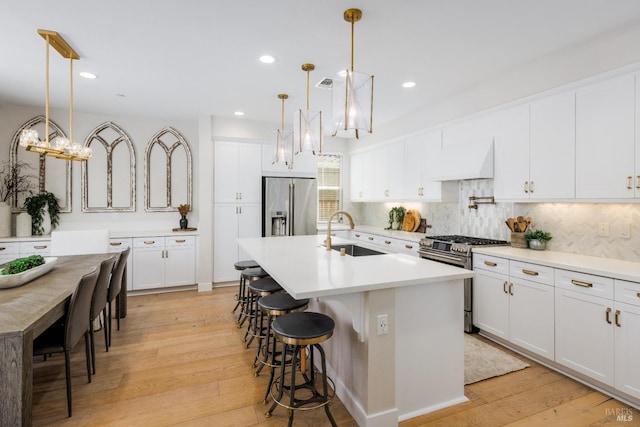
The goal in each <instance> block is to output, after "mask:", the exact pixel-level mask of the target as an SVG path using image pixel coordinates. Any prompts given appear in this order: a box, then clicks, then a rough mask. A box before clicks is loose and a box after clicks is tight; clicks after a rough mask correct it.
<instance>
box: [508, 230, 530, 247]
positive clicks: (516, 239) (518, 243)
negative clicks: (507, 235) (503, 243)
mask: <svg viewBox="0 0 640 427" xmlns="http://www.w3.org/2000/svg"><path fill="white" fill-rule="evenodd" d="M511 247H512V248H523V249H526V248H527V241H526V240H525V239H524V233H520V232H518V231H512V232H511Z"/></svg>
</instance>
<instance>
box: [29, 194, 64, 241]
mask: <svg viewBox="0 0 640 427" xmlns="http://www.w3.org/2000/svg"><path fill="white" fill-rule="evenodd" d="M24 208H25V209H26V210H27V213H28V214H29V215H31V232H32V233H33V234H34V235H36V236H40V235H42V234H50V233H51V230H52V229H53V228H56V227H57V226H58V223H59V222H60V216H59V214H60V206H59V205H58V199H57V198H56V196H55V194H53V193H50V192H48V191H44V192H42V193H40V194H34V195H33V196H29V197H27V199H26V200H25V201H24Z"/></svg>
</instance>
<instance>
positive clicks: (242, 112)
mask: <svg viewBox="0 0 640 427" xmlns="http://www.w3.org/2000/svg"><path fill="white" fill-rule="evenodd" d="M233 114H235V115H236V116H244V111H235V112H234V113H233Z"/></svg>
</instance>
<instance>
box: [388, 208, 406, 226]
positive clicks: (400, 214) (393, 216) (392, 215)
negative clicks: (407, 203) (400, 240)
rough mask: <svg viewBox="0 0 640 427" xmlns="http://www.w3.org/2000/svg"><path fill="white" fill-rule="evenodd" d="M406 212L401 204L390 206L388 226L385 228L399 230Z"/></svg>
mask: <svg viewBox="0 0 640 427" xmlns="http://www.w3.org/2000/svg"><path fill="white" fill-rule="evenodd" d="M406 212H407V210H406V209H405V208H403V207H402V206H394V207H392V208H391V210H390V211H389V227H387V228H385V230H401V229H402V221H404V216H405V214H406Z"/></svg>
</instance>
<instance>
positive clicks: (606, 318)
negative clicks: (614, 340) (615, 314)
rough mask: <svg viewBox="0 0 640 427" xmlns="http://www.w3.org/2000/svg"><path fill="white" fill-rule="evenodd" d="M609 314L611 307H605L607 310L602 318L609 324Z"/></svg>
mask: <svg viewBox="0 0 640 427" xmlns="http://www.w3.org/2000/svg"><path fill="white" fill-rule="evenodd" d="M610 314H611V307H607V311H606V312H605V316H604V318H605V320H606V321H607V323H608V324H611V319H610V318H609V315H610Z"/></svg>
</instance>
